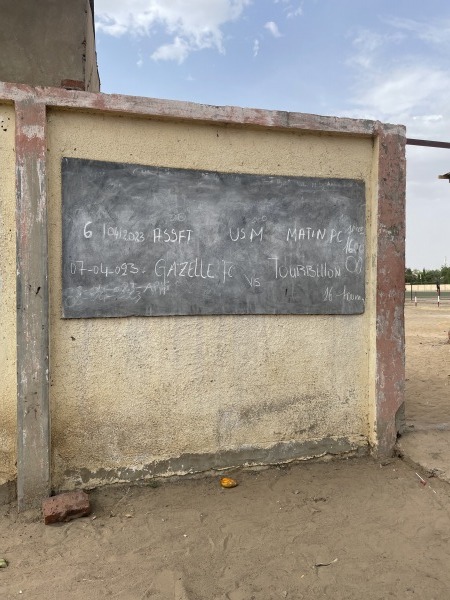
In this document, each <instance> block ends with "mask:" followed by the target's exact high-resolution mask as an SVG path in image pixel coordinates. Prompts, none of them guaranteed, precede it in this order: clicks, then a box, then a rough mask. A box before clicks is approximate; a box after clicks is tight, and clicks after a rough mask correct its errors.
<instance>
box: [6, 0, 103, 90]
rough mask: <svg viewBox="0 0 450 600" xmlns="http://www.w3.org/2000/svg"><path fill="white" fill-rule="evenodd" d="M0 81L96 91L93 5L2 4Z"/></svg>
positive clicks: (55, 1)
mask: <svg viewBox="0 0 450 600" xmlns="http://www.w3.org/2000/svg"><path fill="white" fill-rule="evenodd" d="M0 14H1V15H2V28H1V30H0V47H1V48H2V60H1V61H0V81H13V82H17V83H26V84H29V85H45V86H55V87H60V86H62V87H64V84H63V83H62V82H63V81H65V80H71V81H73V82H79V87H81V89H86V90H91V91H93V92H95V91H98V90H99V89H100V88H99V81H98V73H97V62H96V56H95V39H94V35H93V21H92V15H91V7H90V4H89V0H70V1H68V2H67V1H65V2H64V1H62V0H40V1H39V2H11V0H0Z"/></svg>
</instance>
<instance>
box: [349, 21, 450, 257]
mask: <svg viewBox="0 0 450 600" xmlns="http://www.w3.org/2000/svg"><path fill="white" fill-rule="evenodd" d="M389 24H390V25H392V26H395V27H396V29H397V30H396V31H391V32H383V33H378V32H373V31H361V32H360V33H359V34H358V36H357V37H356V38H355V40H354V42H353V49H354V53H353V55H352V57H351V58H350V59H349V60H348V61H347V65H348V66H350V67H352V68H353V69H354V86H353V88H352V89H351V90H350V98H349V100H350V102H349V104H350V107H351V109H350V110H348V111H346V114H347V115H348V116H352V117H359V118H370V119H379V120H381V121H385V122H391V123H402V124H404V125H406V127H407V136H408V137H410V138H419V139H425V140H444V141H450V138H449V133H448V132H449V131H450V104H449V102H448V98H449V97H450V72H449V70H448V67H447V64H448V60H447V57H446V56H445V55H444V56H445V58H444V59H442V54H441V52H442V51H443V50H444V49H445V48H446V49H447V52H448V45H447V46H445V42H448V41H449V35H448V33H449V32H448V29H449V24H448V22H447V23H443V24H442V27H438V26H437V25H436V24H431V25H430V24H427V23H418V22H415V21H411V20H402V21H400V20H396V21H394V20H391V21H390V22H389ZM419 38H420V40H421V41H422V42H424V43H423V44H420V45H418V44H417V40H418V39H419ZM403 42H407V43H405V44H403ZM352 94H353V96H352ZM449 170H450V152H449V151H448V150H441V149H433V148H424V147H416V146H407V192H406V198H407V212H406V218H407V224H406V228H407V239H406V262H407V265H408V266H409V267H412V268H416V267H417V268H422V267H426V268H434V267H439V266H440V265H442V264H443V262H444V258H445V256H447V257H448V256H449V255H450V251H449V250H448V234H447V223H448V222H449V220H450V203H449V202H448V199H449V194H450V193H449V191H448V187H446V186H445V182H443V181H440V180H438V178H437V177H438V175H439V174H440V173H444V172H447V171H449ZM447 186H448V184H447Z"/></svg>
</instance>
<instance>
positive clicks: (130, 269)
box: [70, 260, 145, 277]
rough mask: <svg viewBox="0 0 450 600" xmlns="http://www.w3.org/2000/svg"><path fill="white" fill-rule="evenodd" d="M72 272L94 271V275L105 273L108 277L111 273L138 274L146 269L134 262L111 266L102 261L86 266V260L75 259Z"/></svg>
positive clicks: (82, 273) (72, 273) (71, 266)
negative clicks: (140, 267)
mask: <svg viewBox="0 0 450 600" xmlns="http://www.w3.org/2000/svg"><path fill="white" fill-rule="evenodd" d="M70 273H71V275H76V274H77V273H79V274H80V275H84V274H85V273H93V274H94V275H104V276H105V277H108V276H109V275H123V276H126V275H136V273H145V271H144V270H141V269H139V267H137V266H136V265H135V264H134V263H132V262H124V263H121V264H120V265H115V266H113V267H111V266H106V265H104V264H103V263H102V262H101V263H100V264H99V265H88V266H85V263H84V260H75V261H74V262H71V263H70Z"/></svg>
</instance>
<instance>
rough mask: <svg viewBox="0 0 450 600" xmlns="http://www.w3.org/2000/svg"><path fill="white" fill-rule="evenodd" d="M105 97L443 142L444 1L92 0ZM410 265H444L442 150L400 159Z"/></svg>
mask: <svg viewBox="0 0 450 600" xmlns="http://www.w3.org/2000/svg"><path fill="white" fill-rule="evenodd" d="M95 10H96V28H97V33H96V35H97V54H98V63H99V70H100V77H101V82H102V91H103V92H106V93H121V94H129V95H138V96H150V97H155V98H170V99H176V100H188V101H192V102H200V103H203V104H214V105H236V106H247V107H258V108H267V109H278V110H289V111H296V112H307V113H315V114H322V115H336V116H348V117H355V118H359V117H363V118H370V119H379V120H381V121H385V122H390V123H402V124H404V125H406V126H407V135H408V137H418V138H424V139H433V140H443V141H450V101H449V100H450V2H449V0H428V1H427V2H424V1H423V0H420V1H419V0H390V1H387V0H95ZM407 168H408V174H407V181H408V184H407V249H406V261H407V265H408V266H410V267H412V268H422V267H426V268H436V267H440V266H441V265H442V264H444V261H447V263H450V236H449V224H450V186H449V184H448V183H447V182H446V181H442V180H438V179H437V176H438V175H439V174H442V173H445V172H448V171H450V150H443V149H428V148H420V147H412V146H409V147H408V149H407Z"/></svg>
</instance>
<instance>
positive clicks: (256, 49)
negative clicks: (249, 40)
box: [253, 40, 260, 58]
mask: <svg viewBox="0 0 450 600" xmlns="http://www.w3.org/2000/svg"><path fill="white" fill-rule="evenodd" d="M259 47H260V43H259V40H255V41H254V42H253V56H254V57H255V58H256V57H257V56H258V53H259Z"/></svg>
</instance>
